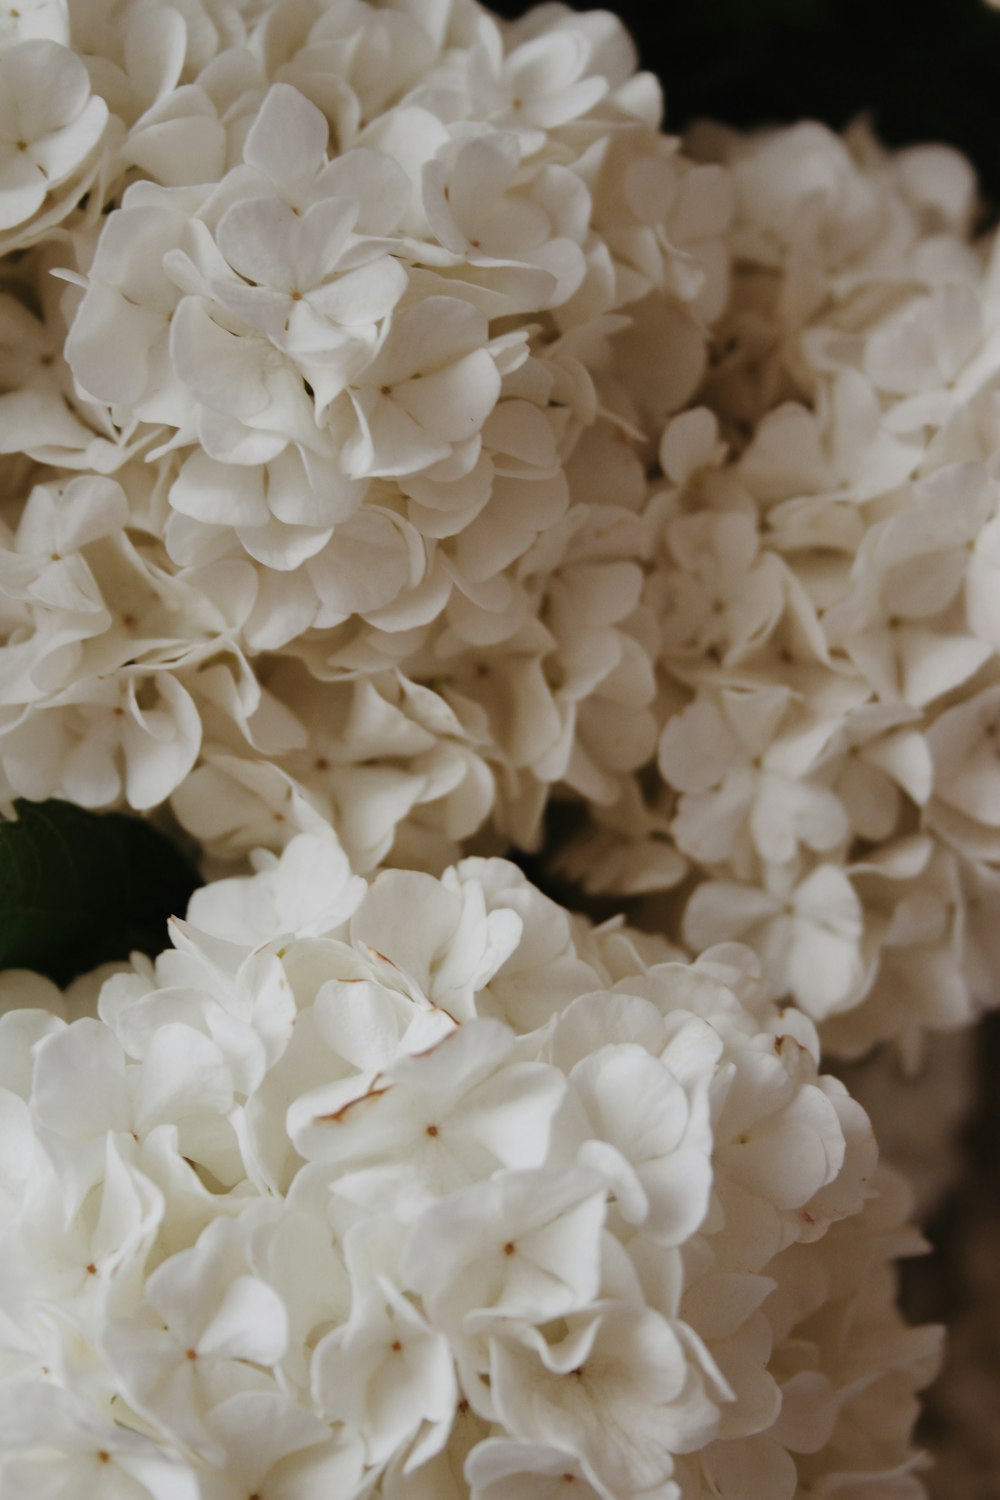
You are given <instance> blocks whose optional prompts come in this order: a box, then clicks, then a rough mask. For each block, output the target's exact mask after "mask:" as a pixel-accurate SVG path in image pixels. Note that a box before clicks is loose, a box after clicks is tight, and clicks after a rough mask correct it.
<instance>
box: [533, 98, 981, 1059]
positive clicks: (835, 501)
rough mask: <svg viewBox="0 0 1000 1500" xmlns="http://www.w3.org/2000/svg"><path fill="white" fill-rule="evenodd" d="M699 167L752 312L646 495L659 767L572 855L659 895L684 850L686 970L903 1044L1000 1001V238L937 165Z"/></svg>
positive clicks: (792, 158)
mask: <svg viewBox="0 0 1000 1500" xmlns="http://www.w3.org/2000/svg"><path fill="white" fill-rule="evenodd" d="M689 147H690V149H691V150H692V151H693V153H694V154H695V156H696V157H701V158H706V159H711V160H714V161H717V162H719V163H724V164H725V165H726V166H727V168H728V169H729V170H730V172H731V174H732V180H733V185H734V193H735V200H736V211H735V216H734V222H733V227H732V231H731V236H730V243H731V249H732V292H731V296H730V299H729V302H728V305H727V308H726V310H725V312H724V314H723V316H722V318H721V319H720V322H719V325H718V327H717V329H716V342H715V350H714V356H715V357H714V361H713V366H712V369H711V371H710V373H709V375H708V377H707V379H706V380H705V382H704V384H703V386H702V388H701V391H700V392H699V399H700V401H701V402H703V403H704V404H703V405H701V406H699V407H698V408H696V409H694V410H690V411H687V412H684V413H682V414H680V415H679V416H677V417H675V418H674V419H673V420H672V421H671V422H670V423H669V425H668V426H667V428H666V431H665V433H664V435H663V437H662V440H661V442H660V446H659V460H660V467H661V469H662V474H663V479H662V481H661V482H660V485H659V487H658V488H659V493H658V494H656V495H654V498H653V500H652V501H650V502H649V503H650V504H654V503H658V504H659V505H660V506H661V507H662V510H661V519H660V520H659V521H658V528H657V535H656V551H655V556H654V558H653V560H652V563H651V564H650V566H649V579H648V583H647V592H646V596H645V598H646V601H647V604H648V607H649V608H650V609H651V610H652V612H653V614H654V616H655V618H656V619H657V621H658V624H659V658H658V667H659V670H660V672H661V674H662V677H661V692H662V711H661V715H660V728H659V737H658V744H657V751H656V774H655V775H650V774H648V773H644V775H643V778H642V779H641V780H639V779H636V781H635V783H634V790H633V793H632V795H631V798H630V800H628V801H626V802H623V803H620V804H617V805H615V806H613V807H611V808H608V809H607V810H601V809H597V817H596V820H595V827H593V828H592V829H591V831H590V832H588V833H586V834H585V835H584V836H583V837H582V838H581V839H580V840H579V841H578V842H577V843H576V844H575V845H573V846H571V847H570V848H569V849H568V850H567V851H566V852H565V854H564V856H563V861H564V864H565V867H566V868H568V869H569V870H571V871H572V872H573V873H574V874H577V875H579V876H581V877H583V878H585V879H586V880H588V881H589V883H590V884H591V885H592V887H594V888H601V887H605V888H614V887H615V886H616V885H618V886H619V887H620V886H621V884H622V883H623V882H624V883H625V885H626V887H628V886H629V884H630V885H631V888H632V889H634V890H637V889H640V888H641V886H642V884H643V883H645V884H646V885H647V888H649V887H651V886H652V884H653V883H654V880H655V879H658V878H661V876H660V871H659V870H658V867H657V862H656V855H657V851H658V850H659V849H660V848H661V847H662V841H663V839H664V838H668V839H669V840H671V841H672V843H673V844H674V845H675V847H676V851H677V852H678V853H679V854H680V855H681V856H683V857H684V861H685V865H686V867H685V865H679V866H678V867H677V868H676V870H675V871H674V872H673V873H672V876H671V878H672V879H673V881H674V882H675V883H676V882H678V881H680V880H686V882H687V884H686V885H685V887H684V895H685V898H686V899H685V904H684V908H683V915H682V917H681V918H680V919H678V917H677V915H676V911H674V914H672V915H671V916H669V917H666V918H663V917H662V913H663V912H664V910H665V908H664V907H663V906H662V905H661V906H659V907H658V908H657V910H658V911H659V912H660V913H661V919H662V920H669V921H672V922H673V923H675V924H676V926H677V930H678V932H680V933H682V934H683V937H684V940H685V942H686V943H687V944H688V945H689V946H690V947H691V949H692V951H698V950H699V949H700V948H702V947H704V946H706V945H708V944H711V943H714V942H718V941H720V940H740V941H744V942H748V943H749V944H751V946H753V947H754V948H755V949H756V951H757V952H758V954H759V955H760V957H761V960H762V962H763V966H764V972H765V975H766V980H767V984H768V987H769V990H770V993H772V994H773V995H775V996H784V995H790V996H792V997H793V998H794V999H795V1000H796V1002H797V1003H798V1004H799V1005H801V1006H802V1007H803V1009H805V1010H806V1011H807V1012H808V1013H809V1014H810V1015H811V1016H812V1017H813V1018H814V1019H815V1020H817V1021H819V1022H822V1023H824V1025H823V1035H824V1043H825V1045H827V1046H829V1047H830V1048H831V1049H834V1050H839V1051H842V1052H846V1053H852V1054H854V1053H859V1052H862V1051H864V1050H865V1049H866V1048H868V1047H869V1046H870V1045H871V1044H872V1043H873V1042H875V1041H878V1040H881V1039H883V1038H886V1037H894V1038H896V1039H897V1040H898V1041H899V1042H900V1043H901V1044H902V1045H903V1047H904V1049H905V1050H908V1051H912V1050H913V1048H914V1047H915V1045H916V1043H917V1041H918V1039H919V1033H920V1030H921V1028H923V1027H929V1028H950V1027H954V1026H958V1025H961V1024H963V1023H965V1022H967V1021H968V1020H969V1019H970V1018H971V1017H972V1016H973V1015H974V1014H975V1013H976V1011H977V1008H978V1007H979V1006H980V1005H982V1004H984V1003H991V1002H992V1003H995V1002H996V999H997V993H996V971H997V958H998V956H1000V955H998V951H997V947H996V938H995V923H996V915H997V909H998V908H997V897H998V894H1000V880H998V876H1000V868H998V865H1000V842H998V835H1000V755H998V747H1000V737H998V726H1000V656H998V648H1000V614H998V602H1000V514H998V501H1000V460H998V452H1000V425H998V421H1000V249H998V246H997V241H996V239H995V237H992V238H989V239H986V240H982V241H977V240H974V239H972V238H970V232H969V230H970V223H971V221H972V217H973V214H974V210H975V201H974V183H973V180H972V175H971V171H970V169H969V168H968V166H967V164H966V163H965V162H964V161H963V160H962V159H961V158H960V157H958V156H957V155H956V154H955V153H953V152H951V151H949V150H946V149H945V148H943V147H941V148H938V147H935V148H915V149H911V150H906V151H902V152H899V153H896V154H894V155H888V154H886V153H885V152H883V151H882V150H881V149H880V148H879V147H878V146H877V145H876V144H875V143H874V142H873V140H872V139H871V137H870V135H869V134H868V133H867V131H866V130H865V129H864V128H862V127H858V128H855V129H854V130H852V131H851V132H849V133H848V135H847V137H846V138H844V139H841V138H838V137H837V136H835V135H833V134H831V133H830V132H829V131H828V130H826V129H825V128H824V127H822V126H819V125H815V124H803V125H797V126H795V127H792V128H790V129H783V130H778V131H772V132H764V133H761V134H756V135H751V136H746V137H745V136H740V135H737V134H734V133H731V132H728V131H725V130H722V129H720V128H718V127H707V126H706V127H701V128H699V129H696V130H695V131H694V132H693V134H692V137H691V139H690V141H689ZM656 488H657V486H654V489H656ZM623 828H625V830H626V832H627V837H628V843H630V844H631V846H632V847H631V852H630V851H629V849H628V846H627V844H623V841H622V838H621V832H622V829H623ZM650 872H652V876H653V878H652V879H650V878H649V877H650ZM862 1001H863V1002H864V1003H863V1004H862V1003H861V1002H862Z"/></svg>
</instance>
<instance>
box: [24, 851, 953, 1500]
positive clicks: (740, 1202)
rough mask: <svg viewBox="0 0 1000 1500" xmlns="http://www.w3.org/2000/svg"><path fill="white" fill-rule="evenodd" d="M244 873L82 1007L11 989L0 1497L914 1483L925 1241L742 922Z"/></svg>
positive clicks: (449, 886)
mask: <svg viewBox="0 0 1000 1500" xmlns="http://www.w3.org/2000/svg"><path fill="white" fill-rule="evenodd" d="M257 863H258V865H259V869H258V871H257V873H255V874H253V875H250V876H242V877H232V878H228V879H225V880H222V881H220V882H218V883H215V884H212V885H209V886H207V887H205V888H204V889H203V890H201V891H200V892H198V893H197V894H196V896H195V898H194V899H193V901H192V903H191V907H190V909H189V912H188V915H187V919H186V920H185V921H180V920H175V921H174V922H173V923H172V938H173V947H172V948H171V949H168V950H167V951H166V952H164V953H162V954H161V955H160V956H159V957H158V958H157V959H156V961H155V963H150V962H148V961H147V960H144V959H143V960H137V963H136V966H135V967H133V968H132V969H119V971H118V972H115V973H114V974H112V975H111V976H110V977H108V978H107V979H106V980H105V981H104V983H103V985H102V987H101V989H100V993H99V997H98V1000H97V1009H98V1015H97V1017H94V1016H93V1015H83V1016H79V1017H77V1018H76V1019H71V1020H68V1021H67V1020H66V1019H63V1018H62V1016H61V1015H60V1014H59V1012H60V1010H63V1009H68V1008H69V1006H70V997H67V1001H66V1002H65V1003H64V1002H63V1000H62V997H61V996H60V995H59V992H58V991H56V990H55V988H54V987H53V986H45V985H44V984H41V983H40V982H39V981H37V980H36V979H35V978H34V977H33V976H30V975H15V974H11V975H9V976H7V982H6V983H5V985H4V987H3V995H2V999H3V1006H4V1014H3V1015H2V1016H0V1032H2V1033H3V1035H2V1038H0V1040H2V1042H3V1047H2V1048H0V1056H2V1058H3V1064H2V1070H0V1073H2V1076H0V1085H2V1088H0V1164H2V1165H3V1179H2V1180H3V1197H2V1199H0V1204H2V1215H3V1222H2V1225H0V1266H2V1269H3V1277H2V1287H3V1291H2V1293H0V1348H2V1356H3V1357H2V1360H0V1383H2V1385H3V1392H4V1394H3V1401H2V1402H0V1408H2V1411H3V1417H2V1418H0V1437H2V1448H3V1457H2V1459H0V1477H2V1482H3V1484H4V1485H5V1487H7V1488H10V1487H11V1486H21V1487H24V1486H25V1485H26V1486H28V1487H29V1488H33V1490H34V1491H37V1490H38V1487H39V1486H48V1487H49V1488H51V1487H52V1486H56V1485H62V1486H65V1485H66V1484H69V1485H77V1486H78V1485H80V1484H86V1485H88V1486H89V1487H90V1489H92V1491H93V1493H94V1494H95V1495H100V1496H103V1495H107V1496H108V1497H109V1500H110V1497H112V1496H119V1495H121V1496H127V1497H128V1500H133V1497H134V1500H144V1497H147V1496H149V1497H152V1500H160V1497H166V1496H168V1495H171V1496H182V1497H185V1500H186V1497H188V1496H191V1497H192V1500H193V1497H194V1496H195V1495H198V1496H210V1497H212V1500H238V1497H242V1496H243V1495H244V1494H245V1493H247V1492H248V1491H247V1486H248V1485H254V1486H255V1490H253V1491H249V1493H256V1492H261V1493H266V1492H267V1490H269V1489H272V1488H274V1489H279V1488H280V1491H281V1493H283V1494H289V1495H293V1496H302V1497H303V1500H309V1497H312V1496H314V1495H319V1494H321V1493H322V1494H325V1493H329V1492H331V1487H332V1489H334V1490H335V1491H336V1493H337V1494H338V1495H341V1494H342V1495H345V1496H348V1495H357V1496H359V1497H360V1496H362V1495H366V1494H383V1495H385V1496H386V1497H391V1496H393V1495H395V1494H397V1493H402V1492H412V1493H416V1494H421V1495H422V1494H424V1493H425V1489H426V1488H427V1487H429V1489H428V1490H427V1492H428V1493H430V1492H433V1493H436V1494H438V1495H440V1494H441V1493H446V1494H449V1495H451V1494H454V1495H455V1496H457V1497H458V1500H462V1497H464V1496H480V1495H481V1496H495V1497H499V1496H501V1495H505V1494H510V1495H513V1494H515V1493H516V1494H518V1495H520V1494H524V1493H529V1494H537V1495H539V1496H544V1495H547V1494H549V1493H550V1492H554V1491H553V1486H554V1485H556V1484H558V1485H563V1484H565V1482H566V1478H565V1476H569V1477H570V1478H571V1479H572V1480H573V1482H574V1483H575V1484H577V1486H578V1488H580V1490H581V1492H582V1493H583V1494H590V1495H592V1496H599V1497H600V1500H608V1497H610V1496H612V1495H614V1496H616V1497H617V1496H620V1495H629V1496H631V1495H635V1496H640V1495H649V1494H650V1493H651V1492H653V1491H654V1490H655V1491H656V1493H662V1494H669V1495H671V1496H674V1497H676V1500H684V1497H685V1496H691V1497H692V1500H693V1497H694V1496H695V1495H697V1494H698V1493H701V1492H702V1491H703V1490H704V1488H705V1486H706V1484H708V1483H709V1481H710V1480H711V1482H712V1483H713V1484H714V1483H716V1477H717V1476H723V1475H724V1474H725V1473H727V1472H728V1471H729V1469H730V1468H731V1467H732V1465H734V1464H735V1465H737V1466H739V1467H741V1468H743V1467H746V1466H749V1467H747V1468H746V1472H748V1473H755V1474H759V1475H762V1476H765V1478H761V1480H760V1483H761V1484H764V1483H765V1482H770V1480H767V1479H766V1476H774V1475H780V1476H781V1478H780V1482H781V1485H782V1486H783V1487H787V1485H786V1481H787V1484H790V1485H791V1486H793V1487H794V1484H795V1483H796V1476H797V1475H800V1474H801V1475H805V1474H808V1475H810V1476H812V1477H811V1479H810V1482H813V1483H815V1482H819V1481H820V1480H822V1478H823V1477H824V1476H830V1482H831V1483H832V1482H834V1480H835V1479H836V1482H838V1483H845V1482H848V1481H850V1482H855V1481H856V1482H858V1483H862V1482H863V1483H865V1484H868V1485H875V1486H876V1487H877V1489H879V1490H881V1489H883V1488H884V1489H885V1491H886V1493H889V1492H890V1490H891V1486H892V1484H893V1476H894V1475H895V1474H896V1473H897V1472H898V1469H899V1466H900V1465H904V1464H909V1463H911V1462H912V1461H913V1457H914V1455H913V1454H912V1453H911V1450H910V1448H909V1428H910V1425H911V1423H912V1417H913V1412H912V1392H913V1391H914V1390H915V1389H916V1388H917V1387H918V1386H919V1385H920V1384H921V1383H923V1382H924V1381H925V1380H926V1379H927V1378H928V1376H929V1375H930V1373H931V1372H932V1369H933V1364H934V1353H935V1348H936V1337H935V1331H934V1330H911V1331H909V1332H907V1331H905V1330H904V1329H903V1328H902V1325H901V1323H900V1321H899V1319H898V1315H897V1314H896V1312H895V1310H894V1308H893V1306H892V1302H891V1289H892V1277H891V1273H890V1272H889V1269H888V1258H889V1257H890V1256H891V1255H893V1254H895V1253H898V1252H899V1250H900V1249H904V1250H905V1249H912V1248H916V1246H915V1244H913V1243H911V1242H910V1241H909V1240H907V1238H906V1236H905V1231H902V1230H901V1229H900V1225H901V1222H902V1212H903V1206H902V1205H900V1204H899V1203H897V1202H896V1201H894V1199H893V1196H892V1194H891V1193H890V1195H889V1196H888V1197H883V1196H881V1190H880V1189H879V1187H878V1185H877V1183H876V1181H875V1180H874V1179H873V1177H872V1173H873V1170H874V1161H875V1150H874V1143H873V1141H872V1139H871V1133H870V1128H869V1126H868V1122H867V1119H866V1117H865V1116H864V1114H863V1112H862V1111H861V1110H860V1108H859V1107H858V1106H857V1105H855V1104H853V1103H852V1102H851V1100H850V1098H849V1097H848V1095H847V1093H846V1091H845V1090H844V1089H843V1088H842V1087H841V1086H840V1085H838V1084H837V1083H835V1082H834V1081H833V1080H832V1079H828V1078H824V1077H821V1076H819V1074H818V1071H817V1064H816V1051H817V1040H816V1034H815V1031H814V1029H813V1027H812V1026H811V1024H810V1023H809V1021H808V1020H807V1019H806V1018H805V1017H804V1016H803V1015H802V1014H801V1012H795V1011H790V1010H786V1011H784V1012H782V1011H779V1010H778V1008H777V1007H775V1006H774V1005H772V1004H771V1003H770V1002H769V1001H768V1000H767V999H766V998H764V997H763V996H762V995H761V994H760V993H759V988H758V987H757V983H756V980H755V978H754V963H753V960H752V956H751V955H750V954H749V953H748V952H747V951H746V950H741V949H737V948H733V947H731V946H730V947H725V948H717V949H715V950H714V951H713V952H710V953H708V954H706V955H705V957H704V958H703V959H701V960H699V961H698V962H697V963H695V964H693V965H692V964H690V963H687V962H683V961H677V960H676V959H672V958H671V957H669V950H666V955H665V954H664V951H662V950H660V949H656V950H655V951H654V950H653V949H648V951H649V953H650V959H649V961H648V962H647V961H645V960H643V959H642V958H641V957H640V950H641V949H642V947H643V942H642V939H641V938H640V936H639V935H638V934H635V935H634V936H630V935H629V934H627V933H625V932H612V931H606V930H603V929H596V930H592V929H590V928H589V927H588V926H587V924H586V923H584V922H582V921H581V920H580V919H574V918H570V917H569V915H568V913H565V912H563V911H562V910H561V909H559V908H557V907H554V906H553V905H552V903H550V902H549V901H548V900H547V898H545V897H543V896H542V895H541V893H540V892H538V891H536V890H535V889H534V888H533V887H531V886H530V885H529V884H528V883H527V881H525V879H524V877H523V876H522V875H520V873H519V872H518V871H517V870H516V869H515V868H514V867H513V866H509V865H507V864H505V863H504V862H503V861H498V860H496V861H484V860H471V861H468V862H465V863H463V864H461V865H458V866H456V867H454V868H453V869H451V870H449V871H448V872H446V874H445V875H444V877H443V878H442V879H441V880H436V879H434V878H432V877H431V876H428V875H425V874H420V873H415V872H408V871H390V872H387V873H383V874H382V875H380V876H379V877H378V879H376V880H375V881H373V882H372V883H371V884H370V885H366V883H365V882H363V881H360V880H358V878H357V877H355V876H352V875H351V874H350V871H349V868H348V866H347V863H346V860H345V859H344V856H343V853H342V851H341V850H340V848H339V845H338V844H337V842H336V840H335V838H334V837H333V835H332V834H331V832H330V831H329V830H327V832H326V833H325V834H322V835H320V834H313V835H301V836H299V837H298V838H297V839H294V840H293V841H292V842H291V843H290V844H289V846H288V849H287V851H286V852H285V853H284V854H283V855H282V856H281V858H280V859H277V860H275V859H274V858H273V856H267V855H259V856H257ZM654 946H655V945H654ZM81 993H82V992H81ZM528 995H530V996H531V1004H530V1007H528V1006H527V997H528ZM49 1007H51V1009H50V1008H49ZM498 1010H499V1011H500V1012H501V1013H502V1014H503V1015H504V1016H505V1017H506V1018H505V1019H500V1018H499V1016H498V1014H497V1012H498ZM518 1015H523V1016H525V1018H526V1019H525V1020H524V1021H521V1020H518V1019H516V1017H517V1016H518ZM901 1236H902V1237H901ZM828 1240H829V1241H831V1244H832V1245H833V1246H834V1248H832V1249H831V1250H830V1252H829V1255H828V1252H827V1242H828ZM838 1247H839V1248H838ZM862 1312H864V1324H865V1328H866V1336H865V1339H864V1340H863V1341H862V1343H861V1344H860V1345H859V1344H858V1342H857V1340H854V1341H851V1340H846V1341H845V1339H844V1337H843V1333H842V1329H843V1328H844V1327H846V1326H848V1325H849V1324H850V1322H851V1320H853V1319H857V1318H858V1317H860V1316H861V1314H862ZM824 1320H826V1321H825V1322H824ZM804 1340H805V1341H806V1342H805V1343H804ZM848 1346H850V1347H849V1348H848ZM805 1348H808V1360H807V1363H806V1365H805V1367H803V1366H802V1364H801V1359H800V1356H801V1354H802V1351H803V1350H804V1349H805ZM845 1361H846V1363H845ZM848 1373H849V1374H850V1378H847V1374H848ZM859 1388H863V1389H864V1390H865V1392H866V1398H865V1399H866V1401H867V1402H868V1403H871V1402H872V1401H875V1402H876V1403H877V1405H878V1409H879V1412H880V1413H881V1417H880V1420H881V1424H882V1425H881V1437H880V1442H881V1448H880V1455H881V1456H880V1457H879V1459H878V1461H877V1462H875V1460H874V1459H873V1458H872V1457H871V1456H870V1455H869V1454H867V1453H866V1454H865V1455H862V1456H859V1459H858V1460H855V1459H854V1458H853V1457H852V1456H851V1455H850V1454H849V1453H848V1451H847V1450H845V1448H844V1445H843V1443H842V1441H841V1440H840V1438H839V1436H838V1433H839V1432H840V1431H841V1430H848V1429H849V1428H850V1427H851V1425H852V1424H853V1423H855V1422H857V1420H858V1415H857V1413H856V1411H855V1407H854V1404H853V1403H854V1400H855V1397H854V1393H855V1392H856V1391H857V1390H858V1389H859ZM838 1424H841V1425H838ZM748 1445H749V1448H748ZM713 1476H716V1477H713ZM862 1476H863V1477H862ZM719 1482H721V1479H720V1481H719ZM755 1483H756V1481H755ZM53 1492H54V1491H53ZM759 1492H760V1493H761V1494H762V1495H763V1494H767V1495H768V1500H771V1495H772V1494H773V1491H769V1490H767V1489H761V1490H760V1491H759ZM781 1492H782V1493H784V1492H785V1489H784V1488H783V1489H782V1491H781ZM788 1493H791V1489H788Z"/></svg>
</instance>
